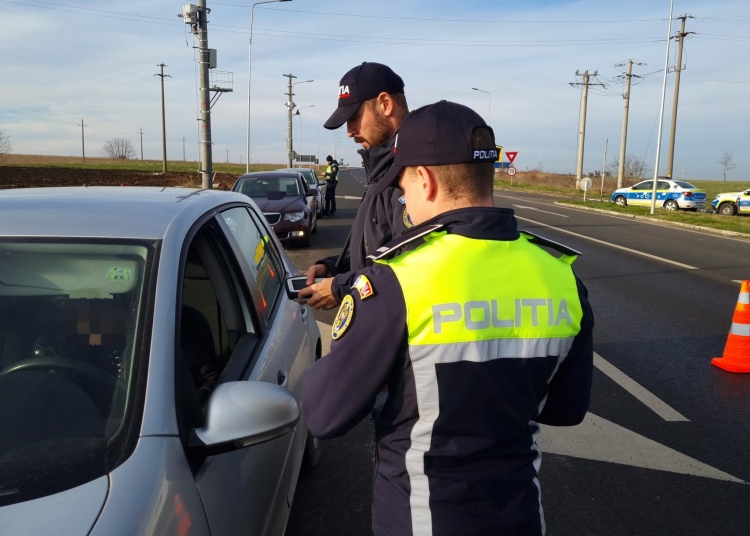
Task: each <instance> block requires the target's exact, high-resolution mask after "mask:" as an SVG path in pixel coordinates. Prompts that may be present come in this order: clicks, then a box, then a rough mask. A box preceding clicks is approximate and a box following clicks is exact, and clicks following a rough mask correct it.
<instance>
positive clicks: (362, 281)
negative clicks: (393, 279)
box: [352, 275, 375, 301]
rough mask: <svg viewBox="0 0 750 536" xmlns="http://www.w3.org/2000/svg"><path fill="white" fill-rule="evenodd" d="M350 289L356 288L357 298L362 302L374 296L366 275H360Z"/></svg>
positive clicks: (373, 290)
mask: <svg viewBox="0 0 750 536" xmlns="http://www.w3.org/2000/svg"><path fill="white" fill-rule="evenodd" d="M352 288H356V289H357V291H359V297H360V299H361V300H362V301H364V300H366V299H367V298H372V297H373V296H375V288H374V287H373V286H372V283H370V280H369V279H368V278H367V276H366V275H360V276H359V277H358V278H357V280H356V281H354V284H353V285H352Z"/></svg>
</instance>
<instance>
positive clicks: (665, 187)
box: [651, 181, 672, 190]
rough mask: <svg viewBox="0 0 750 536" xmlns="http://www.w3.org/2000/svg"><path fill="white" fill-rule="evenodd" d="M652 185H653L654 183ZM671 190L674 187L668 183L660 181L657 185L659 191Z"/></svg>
mask: <svg viewBox="0 0 750 536" xmlns="http://www.w3.org/2000/svg"><path fill="white" fill-rule="evenodd" d="M651 184H653V182H652V183H651ZM671 188H672V187H671V186H670V185H669V183H668V182H667V181H659V182H658V183H656V189H657V190H669V189H671Z"/></svg>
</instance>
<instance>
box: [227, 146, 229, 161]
mask: <svg viewBox="0 0 750 536" xmlns="http://www.w3.org/2000/svg"><path fill="white" fill-rule="evenodd" d="M228 163H229V149H227V164H228Z"/></svg>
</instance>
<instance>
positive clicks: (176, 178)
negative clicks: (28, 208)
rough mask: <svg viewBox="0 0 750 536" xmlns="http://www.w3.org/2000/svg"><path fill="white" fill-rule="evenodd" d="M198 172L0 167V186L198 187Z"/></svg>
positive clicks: (231, 177) (228, 181)
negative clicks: (165, 172)
mask: <svg viewBox="0 0 750 536" xmlns="http://www.w3.org/2000/svg"><path fill="white" fill-rule="evenodd" d="M238 176H239V174H233V173H217V174H216V178H215V179H214V187H215V188H216V189H217V190H229V189H230V188H231V187H232V184H234V181H235V179H237V177H238ZM200 185H201V178H200V175H199V174H198V173H171V172H170V173H167V174H161V173H152V172H147V171H132V170H122V169H73V168H64V167H54V168H45V167H23V166H0V189H8V188H47V187H51V186H177V187H182V188H200Z"/></svg>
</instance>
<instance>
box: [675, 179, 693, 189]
mask: <svg viewBox="0 0 750 536" xmlns="http://www.w3.org/2000/svg"><path fill="white" fill-rule="evenodd" d="M674 183H675V184H676V185H677V186H679V187H680V188H693V189H694V188H695V186H693V185H692V184H690V183H689V182H685V181H674Z"/></svg>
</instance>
